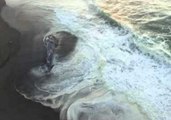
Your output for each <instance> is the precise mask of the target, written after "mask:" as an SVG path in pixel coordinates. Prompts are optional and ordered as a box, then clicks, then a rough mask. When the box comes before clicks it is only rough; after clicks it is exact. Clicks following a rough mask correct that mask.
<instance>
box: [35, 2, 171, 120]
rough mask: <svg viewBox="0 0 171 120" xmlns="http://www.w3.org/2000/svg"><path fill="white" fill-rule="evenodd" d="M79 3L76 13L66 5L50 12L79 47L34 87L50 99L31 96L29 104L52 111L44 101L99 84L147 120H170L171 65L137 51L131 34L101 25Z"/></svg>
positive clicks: (93, 13) (101, 22) (53, 105)
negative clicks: (75, 37)
mask: <svg viewBox="0 0 171 120" xmlns="http://www.w3.org/2000/svg"><path fill="white" fill-rule="evenodd" d="M79 2H80V3H81V6H80V7H78V9H73V8H74V7H75V6H74V5H76V4H73V5H71V4H69V7H68V6H67V2H66V3H65V4H64V3H63V4H62V3H61V4H62V5H61V6H60V7H59V8H58V7H56V8H55V13H56V20H55V21H56V22H57V25H59V24H60V25H61V26H63V28H62V29H61V30H63V29H65V30H67V31H70V32H72V33H73V34H75V35H76V36H78V37H79V42H78V45H77V48H76V50H75V52H74V53H73V55H72V57H71V58H70V59H69V60H67V61H64V62H60V63H58V62H57V63H56V66H55V67H54V68H53V70H52V72H53V74H54V75H55V76H56V77H54V78H53V79H52V80H47V82H46V83H43V84H40V83H39V82H38V83H37V84H35V86H36V87H37V88H38V89H39V90H41V91H46V92H49V94H50V95H49V96H46V97H44V96H43V95H36V96H33V97H34V99H37V100H38V101H40V102H41V101H42V103H43V104H45V105H48V106H51V107H52V108H57V106H56V105H57V103H55V102H53V103H52V104H50V105H49V103H48V104H47V103H46V102H44V100H47V99H52V101H55V98H56V97H57V96H60V95H62V94H64V93H72V92H73V91H79V90H80V89H81V88H83V87H85V86H89V84H90V85H92V84H94V83H96V82H97V80H99V81H102V82H105V84H106V85H107V88H106V89H112V90H113V91H114V92H115V93H116V94H122V95H124V96H126V97H125V98H126V99H127V100H125V101H127V102H129V103H131V104H135V105H137V106H138V107H139V110H141V113H144V114H147V115H148V117H149V118H150V119H151V120H170V118H171V89H170V88H171V81H170V78H171V68H170V67H171V65H170V64H166V63H164V62H160V61H157V60H156V59H153V58H151V57H149V56H147V55H144V54H143V53H141V52H139V51H138V50H137V48H136V45H135V44H134V39H135V38H134V37H133V36H132V33H130V32H129V31H126V30H123V29H120V28H118V27H117V26H113V27H112V26H110V25H108V24H106V22H105V21H104V20H102V19H100V18H98V17H97V16H96V15H95V13H96V12H93V11H94V10H89V9H88V7H87V6H86V5H87V4H85V3H84V2H82V1H81V0H80V1H79ZM79 2H78V3H79ZM76 6H79V4H78V5H76ZM53 29H55V28H53ZM57 29H58V30H60V29H59V28H57ZM33 71H34V70H33ZM58 75H59V76H58ZM61 88H62V89H61ZM128 119H136V117H135V116H134V118H132V117H130V118H128Z"/></svg>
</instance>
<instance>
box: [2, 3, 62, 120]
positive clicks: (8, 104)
mask: <svg viewBox="0 0 171 120" xmlns="http://www.w3.org/2000/svg"><path fill="white" fill-rule="evenodd" d="M3 5H5V2H3V1H1V2H0V9H1V8H2V6H3ZM4 24H6V23H5V22H4V21H3V20H1V21H0V25H1V27H0V30H1V31H2V33H3V34H1V35H0V37H1V39H2V38H3V41H8V40H10V39H11V38H15V39H11V41H13V43H12V50H11V52H10V51H9V59H8V60H7V61H6V62H5V64H3V65H2V66H1V67H0V97H1V99H0V119H1V120H58V119H59V114H58V113H57V112H55V111H54V110H53V109H51V108H48V107H45V106H43V105H41V104H40V103H36V102H33V101H31V100H27V99H25V98H24V97H23V96H22V95H20V94H19V93H18V92H17V91H16V90H15V88H14V85H13V79H14V78H13V77H14V76H13V75H15V74H14V73H15V72H14V71H13V70H15V68H13V67H14V66H15V65H14V64H15V62H16V61H15V60H16V59H15V56H16V53H18V48H19V46H18V45H19V43H18V42H19V36H18V35H16V34H13V33H15V32H16V31H15V30H14V29H12V28H10V27H9V26H8V25H7V24H6V25H4ZM4 32H5V33H4ZM6 36H7V38H6ZM4 37H5V38H4ZM6 39H8V40H6ZM1 42H2V41H1ZM14 42H15V43H14ZM10 47H11V46H10ZM13 51H15V52H14V53H13ZM4 53H5V52H4ZM13 72H14V73H13Z"/></svg>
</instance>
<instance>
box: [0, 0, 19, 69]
mask: <svg viewBox="0 0 171 120" xmlns="http://www.w3.org/2000/svg"><path fill="white" fill-rule="evenodd" d="M3 6H5V1H4V0H1V1H0V11H1V10H2V8H3ZM0 33H3V34H0V67H1V66H3V65H4V64H5V63H6V62H7V61H8V60H9V58H10V57H11V56H12V55H14V53H16V52H17V50H18V48H19V41H18V40H19V35H20V34H19V32H17V31H16V30H15V29H13V28H11V27H10V26H9V25H8V24H7V23H6V22H4V20H3V19H2V18H1V17H0Z"/></svg>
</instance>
